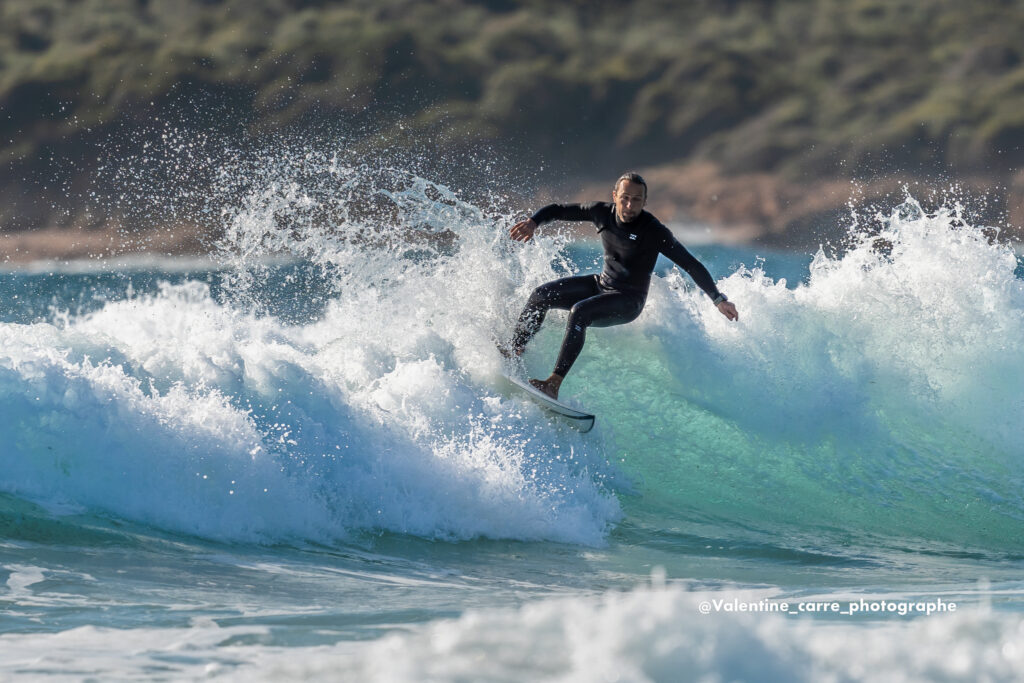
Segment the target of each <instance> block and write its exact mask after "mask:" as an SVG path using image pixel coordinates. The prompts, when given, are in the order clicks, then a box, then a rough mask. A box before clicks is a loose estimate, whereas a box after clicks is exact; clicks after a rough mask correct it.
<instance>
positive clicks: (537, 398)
mask: <svg viewBox="0 0 1024 683" xmlns="http://www.w3.org/2000/svg"><path fill="white" fill-rule="evenodd" d="M505 379H507V380H508V381H509V383H510V384H512V385H513V386H514V387H516V388H517V389H519V390H520V391H522V392H523V393H524V394H526V395H527V396H528V397H530V399H532V400H533V401H534V402H535V403H537V405H539V406H540V407H541V408H544V409H545V410H548V411H550V412H552V413H555V414H556V415H558V416H560V417H563V418H565V419H566V420H568V422H569V424H571V425H572V426H573V427H575V428H576V429H578V430H580V431H581V432H589V431H590V430H591V429H593V428H594V420H595V419H596V418H595V417H594V416H593V415H591V414H590V413H585V412H583V411H582V410H577V409H575V408H573V407H572V406H567V405H566V404H564V403H562V402H561V401H559V400H557V399H553V398H551V397H550V396H548V395H547V394H545V393H544V392H543V391H541V390H539V389H537V388H536V387H534V386H532V385H530V383H529V382H524V381H523V380H521V379H519V378H518V377H511V376H509V375H505Z"/></svg>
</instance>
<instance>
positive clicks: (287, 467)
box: [0, 175, 620, 544]
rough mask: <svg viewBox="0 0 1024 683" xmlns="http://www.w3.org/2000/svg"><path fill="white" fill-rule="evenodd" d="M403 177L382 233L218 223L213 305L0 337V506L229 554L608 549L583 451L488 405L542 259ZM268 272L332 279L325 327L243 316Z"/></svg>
mask: <svg viewBox="0 0 1024 683" xmlns="http://www.w3.org/2000/svg"><path fill="white" fill-rule="evenodd" d="M401 181H402V182H406V181H408V182H409V183H410V185H409V186H408V187H404V186H403V187H395V186H390V187H389V188H388V189H387V190H386V191H382V193H383V195H384V196H386V197H388V198H389V201H392V202H393V204H394V205H395V206H396V207H398V210H399V214H400V222H399V223H398V224H397V225H390V224H389V225H386V226H380V225H375V224H367V223H365V222H362V223H359V222H353V223H351V224H344V225H341V226H330V227H325V226H321V225H317V224H314V223H307V224H305V227H306V228H307V229H306V230H304V231H301V232H296V231H295V229H294V226H289V225H285V224H283V223H282V221H281V220H280V215H281V212H282V211H286V212H287V211H291V212H298V213H299V214H301V213H302V211H303V210H304V207H306V203H304V200H302V198H301V197H300V196H298V195H297V194H296V193H295V192H294V189H293V188H291V189H286V190H284V191H283V194H279V193H278V192H276V191H275V190H274V189H273V188H269V189H266V191H265V192H263V193H259V194H257V195H254V196H252V197H250V201H248V202H246V203H245V204H244V205H243V206H242V207H241V208H240V209H239V210H238V212H237V213H236V214H234V215H233V216H232V217H231V218H230V221H229V222H230V229H229V230H228V237H227V238H226V240H227V241H226V242H225V245H224V254H223V257H224V259H225V260H226V261H229V262H230V263H231V264H232V265H233V267H234V268H235V269H236V270H235V271H234V275H233V276H232V277H229V278H228V279H229V281H230V282H232V287H233V289H230V290H229V295H228V296H229V301H227V302H221V301H217V300H215V299H214V298H213V297H212V296H211V293H210V289H209V287H208V286H207V285H206V284H204V283H201V282H187V283H184V284H182V285H177V286H171V285H166V284H165V285H163V286H161V288H160V291H159V292H158V293H156V294H152V295H146V296H132V297H129V298H127V299H124V300H121V301H116V302H110V303H107V304H106V305H104V306H103V307H102V308H101V309H99V310H97V311H95V312H93V313H90V314H88V315H86V316H82V317H69V318H67V319H66V320H64V321H62V322H60V323H59V324H54V325H49V324H37V325H31V326H24V325H10V324H6V325H0V404H2V407H3V409H4V410H5V411H6V412H5V414H6V415H11V416H13V419H11V420H5V421H4V423H3V424H2V425H0V444H3V445H0V467H3V469H4V475H3V477H2V480H0V483H2V486H3V488H4V490H5V491H9V492H13V493H16V494H18V495H23V496H28V497H31V498H33V499H36V500H43V501H48V500H61V501H65V502H68V503H71V504H79V505H83V506H86V507H88V508H90V509H93V510H98V511H104V512H107V513H110V514H114V515H117V516H123V517H127V518H130V519H133V520H137V521H142V522H146V523H152V524H156V525H159V526H161V527H164V528H169V529H173V530H180V531H186V532H189V533H198V534H202V535H207V536H213V537H217V538H228V539H239V540H250V539H255V540H281V539H285V540H287V539H290V538H297V539H316V540H327V541H330V540H333V539H337V538H339V537H344V536H345V535H346V534H348V533H350V532H352V531H362V530H373V531H377V530H387V531H393V532H400V533H410V534H416V535H421V536H426V537H430V538H450V539H466V538H475V537H479V536H487V537H496V538H516V539H524V540H532V539H547V540H557V541H568V542H574V543H586V544H600V543H603V539H604V534H605V533H606V531H607V529H608V527H609V525H610V524H612V523H613V522H614V521H615V520H617V519H618V518H619V516H620V512H619V507H618V503H617V502H616V500H615V499H614V497H612V496H611V494H610V493H609V492H608V491H606V490H605V488H604V487H603V485H602V483H601V478H602V474H601V473H602V472H603V471H606V470H607V466H606V464H605V458H604V456H603V454H602V451H601V449H600V442H599V441H594V440H591V441H589V442H584V441H583V440H582V437H580V436H579V435H566V434H565V433H564V431H563V430H561V429H560V428H559V427H558V426H557V425H553V424H551V423H549V422H548V421H547V420H546V419H544V418H543V417H542V416H540V415H537V414H534V413H530V414H523V410H522V405H521V404H520V403H518V402H516V401H514V400H512V399H511V398H509V397H506V396H503V395H501V394H500V393H499V390H498V389H499V386H500V385H499V384H498V381H497V380H498V374H499V372H500V370H501V365H500V360H499V355H498V354H497V352H496V350H495V347H494V339H495V338H496V337H497V336H499V334H504V333H507V330H508V328H510V327H511V323H510V318H512V317H513V316H514V315H515V311H514V310H513V309H515V308H516V306H514V305H510V304H509V302H510V301H518V300H520V299H523V298H525V297H524V296H523V294H522V292H521V291H516V290H517V289H518V290H521V289H522V288H523V287H525V286H527V285H524V284H522V283H521V282H520V278H521V273H522V272H524V271H525V272H530V273H535V274H534V275H533V276H532V279H533V280H540V279H542V278H546V277H548V276H549V274H550V273H551V266H550V257H551V256H552V255H554V254H557V253H558V249H559V246H560V243H558V242H557V241H556V240H551V239H548V240H540V241H538V243H536V244H534V245H531V246H530V247H529V248H528V249H526V250H520V251H519V252H518V255H517V257H516V258H509V254H508V253H507V250H508V248H509V247H508V241H507V237H506V236H505V234H504V232H503V231H501V232H498V230H497V228H496V225H495V224H494V223H492V222H491V221H489V220H488V219H486V218H484V217H483V216H482V214H481V213H480V211H479V210H477V209H475V208H474V207H470V206H468V205H465V204H463V203H461V202H459V201H458V200H456V199H455V198H454V197H453V196H452V195H451V193H450V192H449V191H447V190H446V189H445V188H441V187H439V186H435V185H432V184H429V183H426V181H423V180H422V179H418V178H411V179H410V178H406V176H404V175H403V176H402V178H401ZM399 185H401V183H399ZM428 191H429V193H432V194H440V195H441V197H440V199H428V198H427V196H426V195H427V194H428ZM442 229H444V230H448V229H452V230H455V231H456V232H455V237H454V238H451V239H454V246H453V247H445V248H442V247H441V246H438V243H436V240H438V239H442V238H440V237H437V235H438V234H440V233H441V232H442ZM388 230H394V231H397V232H398V233H400V234H398V235H397V236H396V235H390V234H389V233H388ZM417 231H418V232H417ZM443 239H449V238H443ZM410 245H412V246H414V247H416V248H417V249H420V251H418V252H416V253H415V254H412V255H410V254H407V253H406V252H408V250H409V249H410ZM417 245H418V246H417ZM445 249H447V251H445ZM269 257H276V258H303V259H307V260H313V262H314V265H315V266H317V267H321V268H323V269H324V270H325V272H329V273H330V274H331V275H332V280H331V284H330V285H329V286H331V287H334V288H336V290H337V294H336V297H335V298H334V299H333V300H332V302H331V303H330V305H329V306H328V309H327V310H326V312H325V313H324V315H323V316H322V318H321V319H320V320H318V321H314V322H311V323H309V324H306V325H289V324H286V323H284V322H283V321H281V320H279V319H277V318H275V317H272V316H258V315H255V314H253V313H251V312H249V310H248V306H249V304H250V303H251V301H252V299H251V297H250V294H251V292H250V290H249V289H248V288H249V287H250V286H251V285H253V284H255V283H256V282H257V281H258V279H259V277H260V276H261V275H262V273H263V272H265V271H264V269H265V268H266V267H267V259H268V258H269ZM513 275H515V277H513ZM293 294H294V296H296V297H302V296H304V295H305V292H302V291H301V290H296V291H294V293H293ZM8 465H9V466H8Z"/></svg>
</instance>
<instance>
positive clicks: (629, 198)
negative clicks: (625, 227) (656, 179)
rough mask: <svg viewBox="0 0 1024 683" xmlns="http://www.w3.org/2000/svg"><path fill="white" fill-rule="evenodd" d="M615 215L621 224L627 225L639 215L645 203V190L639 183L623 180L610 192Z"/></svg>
mask: <svg viewBox="0 0 1024 683" xmlns="http://www.w3.org/2000/svg"><path fill="white" fill-rule="evenodd" d="M612 201H613V202H615V213H617V214H618V216H619V220H620V221H622V222H623V223H629V222H630V221H632V220H634V219H635V218H636V217H637V216H639V215H640V212H641V211H643V210H644V204H646V203H647V188H645V187H644V186H643V185H641V184H640V183H634V182H632V181H630V180H623V181H622V182H620V183H619V184H618V186H617V187H616V188H615V191H614V192H612Z"/></svg>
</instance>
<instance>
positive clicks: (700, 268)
mask: <svg viewBox="0 0 1024 683" xmlns="http://www.w3.org/2000/svg"><path fill="white" fill-rule="evenodd" d="M667 241H668V243H667V244H666V245H665V246H664V247H662V249H661V253H662V254H664V255H665V256H666V257H668V258H669V259H670V260H671V261H672V263H674V264H676V265H677V266H679V267H680V268H682V269H683V270H685V271H686V272H687V274H689V276H690V277H692V278H693V281H694V282H696V283H697V286H698V287H700V288H701V289H703V290H704V293H705V294H707V295H708V296H709V297H711V298H712V299H715V298H716V297H718V296H719V295H720V294H721V292H719V291H718V286H717V285H715V280H714V278H712V277H711V273H709V272H708V269H707V268H705V267H704V264H703V263H701V262H700V261H698V260H697V257H695V256H694V255H693V254H691V253H690V252H689V251H687V249H686V247H684V246H683V245H682V244H680V243H679V240H677V239H676V238H675V237H672V236H671V235H669V237H668V240H667Z"/></svg>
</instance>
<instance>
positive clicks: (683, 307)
mask: <svg viewBox="0 0 1024 683" xmlns="http://www.w3.org/2000/svg"><path fill="white" fill-rule="evenodd" d="M332 173H336V174H338V175H339V176H341V180H342V181H344V180H345V172H344V170H343V169H333V170H332ZM341 184H342V187H350V185H346V184H345V183H341ZM356 190H358V193H359V197H356V199H358V200H359V201H361V202H362V205H363V206H362V208H361V209H360V211H358V212H357V211H351V212H348V211H347V207H348V204H346V201H355V200H354V199H353V198H352V197H351V196H348V197H347V196H346V195H345V194H344V193H340V195H339V196H338V197H337V198H336V199H331V200H330V201H332V202H336V203H335V204H332V205H331V206H330V207H327V208H329V209H330V212H329V213H331V215H332V216H333V218H332V220H330V221H325V220H321V219H320V218H322V214H323V212H319V213H318V211H317V209H324V206H323V202H325V201H327V200H326V199H324V196H322V195H314V194H311V193H308V192H302V191H301V188H299V189H298V190H297V189H296V188H295V187H294V186H289V185H288V184H287V183H282V184H279V185H275V186H273V187H270V186H268V187H266V188H263V190H262V191H261V192H259V193H255V194H250V195H249V197H248V199H247V200H246V201H243V202H240V203H239V204H238V205H237V206H235V207H234V208H233V209H232V210H230V211H228V212H226V213H225V215H224V221H225V234H224V237H223V240H222V242H221V243H220V244H219V245H218V248H217V249H216V250H215V254H214V256H213V257H212V258H211V260H209V261H194V262H185V261H173V260H150V261H136V262H120V263H117V262H86V263H78V264H65V265H61V266H57V265H53V264H39V265H37V266H33V267H31V268H27V269H18V270H15V269H10V270H7V271H4V272H2V273H0V301H2V304H0V678H2V679H7V678H14V679H19V678H25V679H33V680H35V679H47V678H49V679H53V680H112V679H143V680H161V679H165V680H183V679H184V680H191V679H200V678H204V679H205V678H225V679H229V680H230V679H238V680H253V679H266V680H291V679H314V680H316V679H324V680H388V681H390V680H410V681H413V680H424V679H429V680H509V681H512V680H572V681H592V680H623V681H642V680H657V681H674V680H780V681H782V680H787V681H788V680H809V681H810V680H862V679H867V680H873V679H877V678H879V677H880V676H881V677H884V678H886V679H887V680H920V679H922V678H927V679H934V680H981V679H987V680H1013V679H1014V677H1015V676H1016V675H1017V674H1018V673H1019V671H1020V670H1021V667H1022V666H1024V648H1022V647H1021V646H1020V645H1019V643H1020V637H1021V635H1022V633H1024V611H1022V607H1024V599H1022V598H1024V584H1022V581H1021V579H1020V576H1021V570H1022V569H1024V541H1022V538H1024V534H1022V531H1024V498H1022V496H1024V494H1022V490H1024V487H1022V484H1024V465H1022V459H1021V456H1022V455H1024V450H1022V447H1021V445H1020V444H1021V441H1022V439H1021V437H1022V436H1024V434H1022V429H1021V426H1020V425H1021V422H1020V417H1021V414H1022V408H1024V398H1022V394H1021V390H1020V387H1021V386H1024V370H1022V368H1024V364H1022V361H1024V349H1022V341H1021V340H1022V339H1024V334H1022V333H1024V280H1022V278H1021V269H1020V264H1019V261H1018V259H1017V257H1016V255H1015V254H1014V253H1013V252H1012V251H1010V250H1008V249H1007V248H1005V247H1002V246H999V245H996V244H993V243H991V242H990V240H989V239H988V238H987V236H986V233H984V232H983V231H982V230H980V229H977V228H974V227H971V226H969V225H964V224H963V222H962V221H961V220H959V218H958V217H957V216H956V215H955V213H954V212H952V211H949V212H944V211H940V212H938V213H934V214H925V213H924V212H922V211H920V208H919V207H917V205H916V204H915V203H914V202H913V200H908V201H907V203H905V204H904V205H902V206H899V207H894V208H893V211H892V214H891V215H888V216H885V217H884V219H885V220H884V221H882V224H883V227H882V232H881V235H879V236H876V237H873V238H870V239H868V238H864V239H862V240H860V241H859V242H858V241H854V242H852V243H851V244H850V246H849V247H848V248H846V249H845V250H843V251H842V252H840V253H826V252H825V251H822V252H819V253H818V254H806V255H804V254H786V253H771V252H764V251H759V250H756V249H749V248H734V247H725V246H716V245H695V246H693V251H694V252H695V253H696V254H697V255H698V256H699V257H700V258H701V259H702V260H703V261H704V262H705V263H707V264H708V265H709V268H710V270H711V271H712V273H713V274H714V275H715V277H716V278H717V279H718V281H719V286H720V287H721V288H722V290H723V291H725V292H727V293H728V294H729V296H730V298H731V299H732V300H733V301H735V302H736V304H737V306H738V307H739V309H740V315H741V319H740V321H739V322H738V323H734V324H733V323H729V322H728V321H726V320H725V319H724V317H722V316H720V315H719V314H718V313H717V311H715V310H714V308H713V307H711V306H710V304H709V302H708V301H707V299H706V298H705V297H704V296H703V295H702V294H700V293H699V292H698V291H696V290H695V288H694V287H693V285H692V283H691V282H689V281H688V279H687V278H686V276H685V275H684V274H681V273H679V272H678V271H674V270H673V269H672V268H671V267H670V266H671V264H668V263H667V262H663V263H660V264H659V277H657V278H656V279H655V282H654V284H653V286H652V291H651V295H650V298H649V300H648V305H647V308H646V309H645V311H644V313H643V315H642V316H641V317H640V319H638V320H637V321H636V322H635V323H633V324H631V325H628V326H623V327H617V328H608V329H602V330H594V331H592V332H591V333H590V334H589V336H588V342H587V346H586V349H585V350H584V353H583V355H582V356H581V358H580V361H579V362H578V363H577V366H576V367H575V368H574V370H573V373H572V374H571V375H570V377H569V379H568V380H567V381H566V383H565V384H564V385H563V390H562V392H563V395H564V396H567V397H569V398H570V400H574V401H578V402H579V403H580V404H581V405H584V406H586V407H587V408H588V409H590V410H592V411H593V412H595V413H596V414H597V415H598V422H597V426H596V427H595V429H594V431H592V432H590V433H589V434H585V435H584V434H579V433H578V432H575V431H573V430H572V429H571V428H569V427H567V426H566V425H563V424H560V423H558V422H557V421H552V419H551V418H549V417H548V416H547V415H546V414H544V413H542V412H540V411H539V410H538V409H537V408H536V407H535V406H533V405H532V404H529V403H525V402H523V401H522V399H521V398H520V397H518V396H516V395H514V394H510V393H507V392H506V390H505V389H504V388H503V385H502V384H501V382H500V381H499V377H500V374H501V372H502V369H503V368H502V362H501V359H500V357H499V356H498V354H497V353H496V351H495V350H494V344H493V342H494V339H496V338H500V337H502V336H503V335H506V334H507V333H508V331H509V330H510V329H511V325H512V323H513V321H514V319H515V316H516V315H517V314H518V310H519V307H520V306H521V304H522V302H523V301H525V298H526V296H527V295H528V293H529V291H530V290H531V289H532V288H533V287H534V286H536V285H537V284H539V283H541V282H544V281H546V280H548V279H550V278H552V277H555V276H559V275H563V274H566V273H574V272H587V271H590V270H593V267H594V263H595V261H596V259H597V258H598V256H599V254H598V252H597V250H596V245H595V244H594V243H593V242H589V241H587V240H573V239H570V236H569V235H568V234H565V233H560V232H559V231H558V230H550V231H546V232H545V233H544V234H543V235H542V236H541V237H540V238H539V239H538V240H536V241H535V242H533V243H531V244H528V245H518V244H511V243H510V242H509V241H508V240H507V238H506V237H505V229H506V226H507V224H508V223H509V219H510V217H509V216H505V215H489V212H488V211H485V210H483V209H481V208H478V207H476V206H474V205H472V204H468V203H466V202H464V201H462V200H460V199H458V198H457V197H456V196H455V195H453V194H452V193H451V192H450V191H449V190H448V189H447V188H444V187H442V186H438V185H435V184H433V183H430V182H428V181H426V180H423V179H422V178H417V177H415V176H406V175H402V174H396V175H395V176H394V177H393V178H392V179H391V181H390V182H389V183H388V184H387V187H381V188H378V189H376V190H373V191H372V192H371V193H370V194H371V195H372V196H373V197H374V198H375V199H374V202H373V204H374V207H375V208H374V210H373V211H369V210H368V209H366V207H365V204H366V188H363V187H360V188H355V189H354V190H353V191H354V192H355V191H356ZM318 216H319V217H320V218H318ZM878 237H881V238H884V242H879V241H878V239H877V238H878ZM559 323H560V318H559V316H558V314H553V315H552V320H551V321H549V323H547V324H546V326H545V328H544V329H543V330H542V331H541V333H540V335H539V336H538V337H537V339H536V340H535V342H534V343H533V345H532V346H531V348H530V349H529V350H528V352H527V355H526V357H525V361H526V364H527V367H528V369H529V370H531V372H532V373H534V374H546V373H547V372H548V371H549V370H550V365H551V364H552V362H553V360H554V356H555V354H556V351H557V346H558V343H559V341H560V338H561V330H560V324H559ZM862 601H863V605H864V607H862V608H860V609H859V610H857V612H856V613H853V614H850V613H837V612H817V613H813V614H812V613H804V612H801V613H800V614H796V613H788V614H784V613H780V612H779V611H778V609H777V608H778V606H779V605H781V604H783V603H786V604H788V605H793V606H796V605H798V604H799V605H805V606H806V605H808V604H812V603H813V604H830V603H837V604H841V605H842V607H843V611H844V612H850V609H849V605H850V604H856V605H860V604H862ZM882 601H886V602H887V603H888V604H889V605H890V606H898V605H900V604H902V605H903V608H904V610H905V613H903V614H900V613H899V612H898V611H895V607H892V608H886V607H885V603H883V602H882ZM740 603H743V604H744V605H752V606H753V607H749V608H743V609H742V610H741V608H739V607H736V605H739V604H740ZM949 603H954V604H955V605H956V610H955V611H949V610H946V611H944V612H941V613H935V614H922V613H920V612H911V613H906V608H907V606H908V605H910V606H911V607H910V608H909V609H911V610H913V609H915V608H914V607H913V605H921V606H925V605H929V604H930V605H932V606H935V605H940V604H946V605H947V606H948V604H949ZM872 604H873V605H874V606H875V608H876V609H874V610H872V609H871V607H870V605H872ZM707 605H710V606H711V607H710V611H711V613H710V614H703V611H705V609H706V606H707ZM716 605H717V607H716ZM728 605H732V606H733V607H731V608H730V607H728ZM767 605H773V606H775V607H774V608H773V609H774V611H772V612H770V613H769V612H768V611H767V607H766V606H767ZM757 610H760V611H757Z"/></svg>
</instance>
